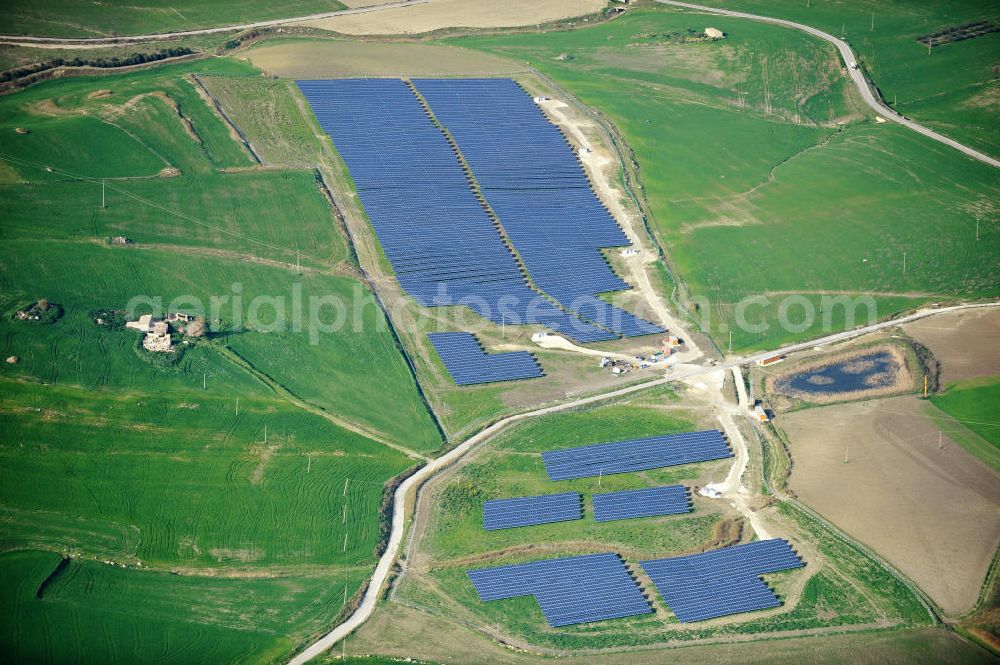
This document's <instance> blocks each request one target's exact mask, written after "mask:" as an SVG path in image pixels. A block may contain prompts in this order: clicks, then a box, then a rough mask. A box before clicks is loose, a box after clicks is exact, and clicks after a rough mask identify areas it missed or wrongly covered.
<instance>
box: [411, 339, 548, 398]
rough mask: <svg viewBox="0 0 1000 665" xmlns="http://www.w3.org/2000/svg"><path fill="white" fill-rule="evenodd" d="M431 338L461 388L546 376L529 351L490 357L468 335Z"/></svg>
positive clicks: (490, 354)
mask: <svg viewBox="0 0 1000 665" xmlns="http://www.w3.org/2000/svg"><path fill="white" fill-rule="evenodd" d="M427 337H428V338H430V340H431V344H432V345H434V350H435V351H437V354H438V355H439V356H440V357H441V362H443V363H444V367H445V369H447V370H448V374H450V375H451V378H452V379H454V381H455V383H456V384H458V385H460V386H468V385H473V384H476V383H493V382H494V381H516V380H518V379H534V378H536V377H539V376H542V368H541V367H539V365H538V361H536V360H535V357H534V356H533V355H531V354H530V353H528V352H527V351H509V352H505V353H486V352H485V351H484V350H483V347H482V346H480V344H479V342H478V341H476V338H475V337H474V336H473V335H471V334H469V333H465V332H442V333H428V335H427Z"/></svg>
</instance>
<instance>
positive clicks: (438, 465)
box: [289, 302, 1000, 665]
mask: <svg viewBox="0 0 1000 665" xmlns="http://www.w3.org/2000/svg"><path fill="white" fill-rule="evenodd" d="M997 306H1000V302H991V303H977V304H970V305H953V306H951V307H938V308H927V309H922V310H919V311H917V312H916V313H914V314H911V315H910V316H905V317H900V318H898V319H893V320H891V321H883V322H881V323H876V324H873V325H870V326H864V327H862V328H857V329H855V330H848V331H845V332H841V333H835V334H833V335H827V336H826V337H821V338H820V339H815V340H812V341H809V342H803V343H801V344H789V345H787V346H783V347H781V348H778V349H775V350H772V351H762V352H760V353H755V354H752V355H747V356H736V357H734V358H731V359H729V360H727V361H726V362H724V363H719V364H716V365H686V366H682V367H678V368H675V369H671V370H670V371H669V372H668V374H667V375H666V376H663V377H661V378H658V379H653V380H651V381H646V382H645V383H639V384H636V385H633V386H629V387H627V388H619V389H617V390H612V391H609V392H606V393H601V394H598V395H592V396H591V397H585V398H583V399H578V400H574V401H572V402H565V403H563V404H557V405H556V406H550V407H545V408H543V409H536V410H534V411H528V412H525V413H519V414H516V415H513V416H509V417H507V418H504V419H503V420H499V421H497V422H496V423H494V424H493V425H490V426H489V427H487V428H486V429H484V430H483V431H481V432H479V433H478V434H476V435H475V436H473V437H471V438H469V439H466V440H465V441H463V442H462V443H461V444H459V445H458V446H457V447H456V448H454V449H452V450H451V451H449V452H448V453H447V454H445V455H443V456H441V457H438V458H437V459H435V460H433V461H431V462H430V463H429V464H427V466H425V467H423V468H421V469H420V470H419V471H417V473H415V474H413V475H412V476H410V477H409V478H407V479H406V480H405V481H403V483H402V484H401V485H400V486H399V488H397V489H396V493H395V495H394V496H393V504H392V506H393V512H392V530H391V532H390V535H389V544H388V546H387V547H386V549H385V553H384V554H382V558H381V559H379V562H378V565H377V566H376V567H375V572H374V573H373V574H372V578H371V582H370V584H369V585H368V589H367V590H366V591H365V595H364V597H363V598H362V600H361V604H360V605H359V606H358V608H357V609H356V610H355V611H354V613H353V614H351V616H350V617H349V618H348V619H347V621H345V622H344V623H342V624H340V625H339V626H337V627H336V628H334V629H333V630H332V631H330V632H329V633H327V634H326V635H324V636H323V637H321V638H320V639H319V640H317V641H316V642H314V643H313V644H311V645H309V647H307V648H306V649H305V650H304V651H303V652H302V653H300V654H299V655H297V656H295V657H294V658H293V659H292V660H290V661H289V665H304V664H305V663H307V662H308V661H310V660H311V659H313V658H315V657H316V656H319V655H320V654H322V653H323V652H325V651H327V650H328V649H330V648H331V647H332V646H333V645H334V644H336V643H337V642H339V641H340V640H342V639H343V638H345V637H347V636H348V635H349V634H350V633H351V632H352V631H354V630H355V629H357V628H358V627H359V626H361V624H363V623H364V622H365V621H367V620H368V617H370V616H371V614H372V612H374V611H375V606H376V604H377V601H378V597H379V593H380V591H381V590H382V586H383V585H384V584H385V580H386V578H387V577H388V575H389V571H390V569H391V568H392V564H393V562H395V560H396V556H397V553H398V551H399V546H400V544H401V543H402V542H403V525H404V521H405V517H406V495H407V493H409V491H410V490H411V489H413V488H415V487H419V486H420V485H421V484H422V483H424V482H426V481H427V480H429V479H430V478H431V477H433V476H434V475H436V474H437V473H439V472H440V471H442V470H444V469H445V468H447V467H449V466H451V465H452V464H454V463H455V462H457V461H458V460H459V459H460V458H461V457H462V456H464V455H465V454H466V453H468V452H469V450H471V449H472V448H473V447H475V446H476V444H479V443H481V442H483V441H485V440H487V439H489V438H490V437H492V436H493V435H495V434H496V433H497V432H499V431H500V430H501V429H503V428H505V427H507V426H508V425H510V424H513V423H515V422H518V421H521V420H527V419H529V418H534V417H537V416H542V415H546V414H549V413H556V412H558V411H566V410H568V409H575V408H577V407H579V406H584V405H587V404H591V403H594V402H599V401H603V400H606V399H609V398H613V397H619V396H622V395H628V394H630V393H634V392H638V391H640V390H646V389H648V388H652V387H654V386H658V385H662V384H664V383H670V382H673V381H679V380H681V379H687V378H691V377H694V376H698V375H700V374H706V373H709V372H718V371H719V370H720V369H722V370H725V369H728V368H731V367H736V366H739V365H742V364H745V363H748V362H754V361H756V360H761V359H763V358H769V357H771V356H774V355H778V354H784V353H791V352H793V351H798V350H801V349H807V348H812V347H814V346H822V345H824V344H831V343H833V342H841V341H844V340H847V339H851V338H853V337H859V336H861V335H866V334H868V333H871V332H875V331H878V330H883V329H885V328H890V327H892V326H898V325H900V324H903V323H909V322H910V321H916V320H917V319H923V318H926V317H928V316H935V315H937V314H944V313H945V312H954V311H957V310H961V309H973V308H979V307H997Z"/></svg>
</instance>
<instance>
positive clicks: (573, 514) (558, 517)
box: [483, 492, 583, 531]
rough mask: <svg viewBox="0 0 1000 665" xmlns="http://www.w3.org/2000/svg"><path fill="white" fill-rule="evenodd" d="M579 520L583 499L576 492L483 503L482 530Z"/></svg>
mask: <svg viewBox="0 0 1000 665" xmlns="http://www.w3.org/2000/svg"><path fill="white" fill-rule="evenodd" d="M582 518H583V498H582V497H581V496H580V495H579V494H578V493H577V492H563V493H561V494H544V495H541V496H522V497H516V498H512V499H493V500H490V501H484V502H483V528H484V529H486V530H487V531H496V530H499V529H513V528H515V527H519V526H532V525H535V524H550V523H552V522H568V521H570V520H578V519H582Z"/></svg>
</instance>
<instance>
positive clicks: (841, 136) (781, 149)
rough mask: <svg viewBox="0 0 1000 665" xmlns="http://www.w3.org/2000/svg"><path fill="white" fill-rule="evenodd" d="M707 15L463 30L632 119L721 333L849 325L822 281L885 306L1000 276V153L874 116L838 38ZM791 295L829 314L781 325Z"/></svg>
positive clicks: (798, 308)
mask: <svg viewBox="0 0 1000 665" xmlns="http://www.w3.org/2000/svg"><path fill="white" fill-rule="evenodd" d="M704 21H705V19H704V17H703V16H699V15H691V14H684V13H680V12H674V11H668V10H665V9H658V8H642V9H636V10H633V11H631V12H630V13H629V14H628V15H626V16H625V17H623V18H621V19H618V20H616V21H613V22H610V23H605V24H602V25H598V26H594V27H590V28H583V29H579V30H574V31H569V32H556V33H548V34H544V35H517V36H496V37H470V38H460V39H454V40H450V43H453V44H455V45H460V46H464V47H469V48H475V49H481V50H486V51H489V52H492V53H496V54H498V55H504V56H508V57H511V58H516V59H520V60H528V61H529V62H530V63H531V65H532V66H533V67H535V68H537V69H538V70H539V71H541V72H542V73H543V74H545V75H547V76H549V77H551V78H552V79H553V80H555V81H556V82H557V83H558V84H560V85H561V86H563V87H564V88H566V89H568V90H569V91H571V92H572V93H573V94H574V95H575V96H577V97H578V98H579V100H580V101H582V102H583V103H585V104H587V105H589V106H590V107H591V108H594V109H597V110H598V111H600V112H601V113H602V114H603V115H604V116H605V117H606V118H607V119H608V120H609V121H610V122H612V123H613V124H614V125H615V126H616V127H617V128H618V130H619V131H620V132H621V134H622V135H623V137H624V138H625V140H626V141H627V143H628V145H629V146H630V147H631V148H632V149H633V150H634V152H635V156H636V158H637V161H638V165H639V174H640V177H641V182H642V185H643V190H642V191H643V194H644V196H645V198H646V200H647V202H648V206H649V210H650V212H651V213H652V220H651V223H652V224H651V225H652V229H653V231H654V233H655V234H656V235H657V236H658V238H659V240H660V242H661V243H662V245H663V246H664V248H665V249H666V251H667V252H668V254H669V255H670V256H671V258H672V261H673V264H674V266H675V268H676V270H677V272H678V273H679V277H680V278H681V280H682V281H683V283H684V284H685V285H686V287H687V291H688V294H689V296H690V297H691V298H692V299H693V300H694V302H696V303H698V304H699V311H697V312H694V314H695V316H697V317H699V318H700V319H701V320H703V321H704V323H705V325H706V326H707V327H708V328H709V332H710V333H711V334H712V336H713V337H714V338H715V339H716V341H717V342H718V343H719V344H720V345H722V346H726V345H727V344H728V332H729V330H733V349H734V351H735V350H748V349H751V348H767V347H769V346H774V345H776V344H779V343H783V342H790V341H793V340H798V339H803V338H808V337H810V336H816V335H819V334H821V333H823V332H827V331H829V332H833V331H836V330H839V329H841V328H842V327H844V325H845V324H846V323H847V321H846V320H845V317H844V309H843V307H836V308H827V309H826V311H820V308H819V305H820V303H819V300H820V298H821V295H822V294H823V293H829V294H845V295H848V296H852V297H853V296H856V295H862V294H867V293H872V294H873V297H874V298H875V304H876V306H877V308H876V313H877V316H878V317H886V316H889V315H891V314H893V313H895V312H899V311H902V310H905V309H908V308H911V307H914V306H916V305H918V304H920V303H922V302H927V301H928V300H939V299H944V298H951V297H969V296H984V295H993V294H995V293H997V288H996V285H997V283H1000V282H998V279H1000V274H998V272H997V266H996V262H994V261H991V260H989V257H990V256H993V255H995V254H996V253H997V251H1000V233H998V228H997V224H996V205H995V200H996V198H997V196H998V194H1000V183H998V182H997V179H996V174H995V172H994V170H993V169H992V168H991V167H989V166H986V165H984V164H980V163H978V162H974V161H972V160H970V159H967V158H965V157H963V156H961V155H960V154H959V153H958V152H956V151H954V150H951V149H947V148H945V147H944V146H942V145H940V144H938V143H936V142H933V141H930V140H925V139H924V138H923V137H920V136H919V135H916V134H914V133H913V132H908V131H906V130H904V129H903V128H901V127H898V126H894V125H889V124H886V125H880V124H876V123H874V122H871V121H868V120H861V117H862V116H863V115H866V114H865V113H864V110H863V108H862V107H860V106H859V105H858V102H856V100H855V98H854V92H853V91H852V89H851V88H850V86H849V84H848V80H847V78H846V75H844V74H843V73H842V72H841V70H840V65H839V64H838V61H837V59H836V56H835V52H834V50H833V47H832V46H829V45H826V44H825V43H822V42H819V41H817V40H813V39H810V38H808V37H807V36H806V35H804V34H802V33H799V32H796V31H791V30H786V29H782V28H779V27H775V26H767V25H764V24H759V23H754V22H752V21H743V20H738V19H723V18H720V19H718V20H716V19H715V18H713V19H712V24H713V25H714V26H716V27H718V28H719V29H722V30H724V31H726V32H727V34H728V36H727V38H726V39H725V40H724V41H721V42H715V43H678V42H677V41H676V40H675V39H674V38H673V37H671V33H682V34H683V33H685V31H686V30H687V29H701V28H703V27H704V26H703V25H702V24H703V23H704ZM561 54H566V58H565V59H560V58H559V57H558V56H560V55H561ZM977 222H978V225H979V239H978V240H977V238H976V229H977ZM904 253H905V254H906V266H905V270H904V266H903V255H904ZM788 295H795V296H798V297H799V299H801V298H804V299H805V301H807V302H809V303H810V307H811V309H812V312H813V314H814V316H815V318H814V319H813V320H812V321H811V322H810V321H809V320H808V319H807V318H805V317H804V315H803V312H802V307H803V305H802V304H796V303H794V302H793V303H789V308H788V310H787V318H788V321H789V323H790V324H792V325H791V326H788V327H783V326H781V325H780V319H779V314H780V312H779V308H780V307H781V301H782V299H783V298H784V297H785V296H788ZM748 297H758V298H759V297H764V298H766V299H767V302H764V301H760V302H758V303H753V302H751V303H749V305H748V306H747V307H746V309H745V315H746V320H747V323H749V324H751V326H756V325H757V324H766V325H767V326H768V328H767V329H766V330H764V331H759V330H756V331H755V330H754V329H753V328H748V327H746V326H740V325H738V321H737V319H736V307H737V305H738V303H740V302H741V301H744V300H745V299H746V298H748ZM857 313H858V316H859V317H863V319H862V320H867V309H866V308H862V307H859V308H858V309H857ZM824 318H828V319H829V324H828V325H824Z"/></svg>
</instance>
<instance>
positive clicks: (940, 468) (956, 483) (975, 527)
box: [781, 396, 1000, 616]
mask: <svg viewBox="0 0 1000 665" xmlns="http://www.w3.org/2000/svg"><path fill="white" fill-rule="evenodd" d="M926 408H927V405H926V404H924V403H923V402H921V401H920V400H919V399H917V398H916V397H913V396H903V397H894V398H889V399H882V400H873V401H867V402H858V403H853V404H841V405H835V406H828V407H822V408H814V409H808V410H804V411H799V412H796V413H792V414H789V415H787V416H785V417H783V418H781V426H782V427H783V429H784V430H785V432H786V433H787V434H788V437H789V440H790V444H791V454H792V460H793V464H792V474H791V478H790V487H791V489H792V490H793V491H794V492H795V493H796V494H797V495H798V497H799V498H800V499H801V500H802V501H803V502H804V503H805V504H806V505H808V506H810V507H812V508H813V509H814V510H816V511H817V512H819V513H820V514H821V515H823V516H824V517H826V518H827V519H829V520H830V521H832V522H833V523H834V524H836V525H837V526H839V527H840V528H842V529H843V530H844V531H846V532H847V533H848V534H850V535H851V536H852V537H854V538H856V539H858V540H859V541H861V542H863V543H865V544H867V545H868V546H870V547H871V548H872V549H874V550H875V551H876V552H878V553H879V554H880V555H882V556H883V557H885V558H886V559H887V560H889V561H890V562H892V564H893V565H895V566H896V567H898V568H899V569H900V570H901V571H902V572H903V573H904V574H906V575H907V576H908V577H910V578H911V579H912V580H913V581H914V582H916V583H917V584H918V585H919V586H920V587H921V588H922V589H923V590H924V591H926V592H927V594H928V595H929V596H930V597H931V598H932V599H933V600H934V601H935V602H936V603H937V604H938V605H939V606H940V607H941V608H942V609H943V610H944V611H945V612H946V613H947V614H949V615H952V616H958V615H961V614H964V613H965V612H968V611H969V610H971V609H972V608H973V606H974V604H975V602H976V599H977V597H978V594H979V589H980V585H981V584H982V582H983V578H984V576H985V575H986V571H987V568H988V567H989V564H990V560H991V559H992V557H993V553H994V552H995V551H996V548H997V545H998V543H1000V478H998V477H997V475H996V474H995V473H993V472H992V471H991V470H990V469H988V468H987V467H986V466H984V465H982V464H981V463H980V462H978V461H977V460H976V459H975V458H973V457H972V456H971V455H969V454H968V453H966V452H965V450H963V449H962V448H961V447H960V446H958V445H957V444H955V443H954V442H952V441H951V440H950V439H948V437H947V436H943V437H942V438H941V439H940V444H939V430H938V428H937V427H936V426H935V424H934V422H933V421H932V420H930V419H929V418H927V417H925V409H926ZM845 457H846V459H847V462H845V461H844V460H845Z"/></svg>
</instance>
